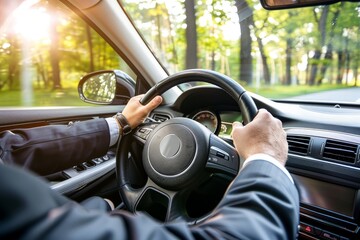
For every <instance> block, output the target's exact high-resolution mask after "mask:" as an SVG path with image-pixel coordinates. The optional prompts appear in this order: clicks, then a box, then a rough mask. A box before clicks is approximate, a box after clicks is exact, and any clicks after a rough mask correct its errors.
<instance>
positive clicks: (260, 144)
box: [232, 109, 288, 165]
mask: <svg viewBox="0 0 360 240" xmlns="http://www.w3.org/2000/svg"><path fill="white" fill-rule="evenodd" d="M232 138H233V140H234V145H235V148H236V150H237V151H238V153H239V154H240V156H242V157H243V158H245V159H247V158H248V157H250V156H251V155H254V154H257V153H265V154H268V155H270V156H272V157H273V158H275V159H276V160H278V161H279V162H280V163H281V164H282V165H285V163H286V160H287V152H288V144H287V141H286V132H285V131H284V130H283V128H282V123H281V121H280V120H279V119H277V118H274V117H273V116H272V115H271V114H270V113H269V112H268V111H266V110H265V109H260V110H259V112H258V114H257V115H256V117H255V118H254V120H253V121H251V122H250V123H248V124H247V125H246V126H243V125H242V124H241V123H239V122H234V123H233V130H232Z"/></svg>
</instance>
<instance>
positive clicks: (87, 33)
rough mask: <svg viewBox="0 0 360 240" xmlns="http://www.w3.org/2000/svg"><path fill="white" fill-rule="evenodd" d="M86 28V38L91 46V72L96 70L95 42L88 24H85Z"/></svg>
mask: <svg viewBox="0 0 360 240" xmlns="http://www.w3.org/2000/svg"><path fill="white" fill-rule="evenodd" d="M85 29H86V39H87V43H88V47H89V57H90V65H89V72H93V71H94V52H93V42H92V38H91V29H90V27H89V25H88V24H85Z"/></svg>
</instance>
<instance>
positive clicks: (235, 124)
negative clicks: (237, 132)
mask: <svg viewBox="0 0 360 240" xmlns="http://www.w3.org/2000/svg"><path fill="white" fill-rule="evenodd" d="M232 126H233V128H237V127H243V126H244V125H243V124H242V123H241V122H238V121H235V122H233V124H232Z"/></svg>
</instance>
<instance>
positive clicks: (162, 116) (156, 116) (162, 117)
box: [153, 113, 170, 122]
mask: <svg viewBox="0 0 360 240" xmlns="http://www.w3.org/2000/svg"><path fill="white" fill-rule="evenodd" d="M153 119H155V120H156V121H160V122H165V121H166V120H169V119H170V116H168V115H165V114H159V113H155V114H154V116H153Z"/></svg>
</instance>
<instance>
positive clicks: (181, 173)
mask: <svg viewBox="0 0 360 240" xmlns="http://www.w3.org/2000/svg"><path fill="white" fill-rule="evenodd" d="M192 81H203V82H207V83H211V84H214V85H216V86H218V87H220V88H222V89H223V90H225V91H226V92H227V93H228V94H229V95H230V96H231V97H232V98H233V99H234V100H235V101H236V102H237V103H238V105H239V108H240V110H241V113H242V116H243V121H244V124H247V123H249V122H250V121H251V120H252V119H253V118H254V117H255V116H256V113H257V107H256V105H255V103H254V102H253V100H252V98H251V97H250V96H249V95H248V94H247V92H246V91H245V89H244V88H243V87H242V86H241V85H240V84H238V83H237V82H236V81H234V80H233V79H231V78H229V77H227V76H225V75H223V74H220V73H217V72H214V71H210V70H200V69H192V70H185V71H182V72H179V73H177V74H174V75H171V76H169V77H167V78H166V79H164V80H162V81H161V82H159V83H158V84H156V85H155V86H153V87H152V88H151V89H150V90H149V91H148V92H147V93H146V94H145V95H144V97H143V98H142V99H141V100H140V102H141V103H142V104H146V103H148V102H149V101H150V100H151V99H152V98H153V97H155V96H156V95H161V94H162V93H164V92H165V91H167V90H168V89H170V88H172V87H174V86H176V85H178V84H181V83H186V82H192ZM140 131H142V132H146V131H150V133H149V134H148V135H146V137H145V138H144V139H142V142H143V143H144V147H143V149H142V152H143V156H142V159H141V160H142V165H141V164H140V165H141V167H143V168H144V173H145V175H146V176H145V178H146V183H145V185H144V186H143V187H140V188H135V187H133V184H132V180H131V170H130V169H131V166H130V165H131V162H130V161H129V157H128V154H129V152H130V150H129V149H130V145H131V141H133V140H134V138H135V139H137V140H141V137H142V136H144V135H142V133H140ZM189 142H191V143H190V144H187V146H186V143H189ZM191 146H195V147H194V148H191ZM204 148H205V149H206V148H207V149H208V151H203V149H204ZM199 149H201V151H200V150H199ZM189 152H190V155H189ZM183 155H186V157H183ZM218 155H219V156H222V157H224V156H225V157H227V158H228V159H227V162H226V161H225V160H224V159H222V158H221V157H219V156H218ZM174 159H175V160H174ZM215 160H216V161H215ZM220 160H221V161H222V162H221V164H222V165H221V164H220ZM239 161H240V160H239V157H238V155H237V152H236V150H235V149H234V148H233V147H232V146H230V145H228V144H227V143H225V142H224V141H223V140H221V139H220V138H219V137H217V136H215V135H214V134H212V133H210V131H209V130H208V129H207V128H205V127H204V126H202V125H201V124H199V123H197V122H195V121H193V120H191V119H188V118H174V119H170V120H167V121H166V122H164V123H161V124H150V125H149V124H147V125H142V126H140V127H139V128H137V129H136V130H135V132H134V130H133V132H132V133H131V134H128V135H126V136H124V137H122V138H120V139H119V141H118V148H117V153H116V162H117V164H116V166H117V167H116V170H117V181H118V186H119V193H120V195H121V198H122V200H123V202H124V204H125V206H126V207H127V208H128V210H129V211H131V212H133V213H135V212H137V211H141V210H145V209H142V208H144V207H145V208H146V206H147V205H146V204H140V203H141V201H143V202H148V201H155V200H156V201H159V202H160V205H161V209H162V207H164V208H165V209H164V211H165V213H164V214H165V218H164V219H160V220H163V221H171V220H174V219H177V218H182V219H183V220H185V221H187V222H188V223H195V222H196V219H194V218H192V217H189V216H188V215H187V213H186V209H185V206H184V204H183V201H184V199H186V197H187V196H188V193H189V189H191V188H193V187H195V186H197V185H199V184H192V183H191V181H193V178H195V179H196V182H199V183H200V182H201V181H202V180H203V179H206V178H207V177H208V176H209V172H210V173H213V172H216V171H223V172H225V173H227V174H229V175H233V177H235V175H236V173H237V172H238V170H239ZM172 165H174V166H175V167H173V166H172ZM220 165H221V166H220ZM177 168H179V169H180V170H179V169H177ZM169 169H170V170H169ZM189 169H190V170H189ZM209 169H210V170H209ZM192 185H194V186H192ZM179 186H180V187H179ZM144 199H145V200H144ZM142 205H144V206H142ZM162 205H166V206H162ZM139 206H141V207H139Z"/></svg>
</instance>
